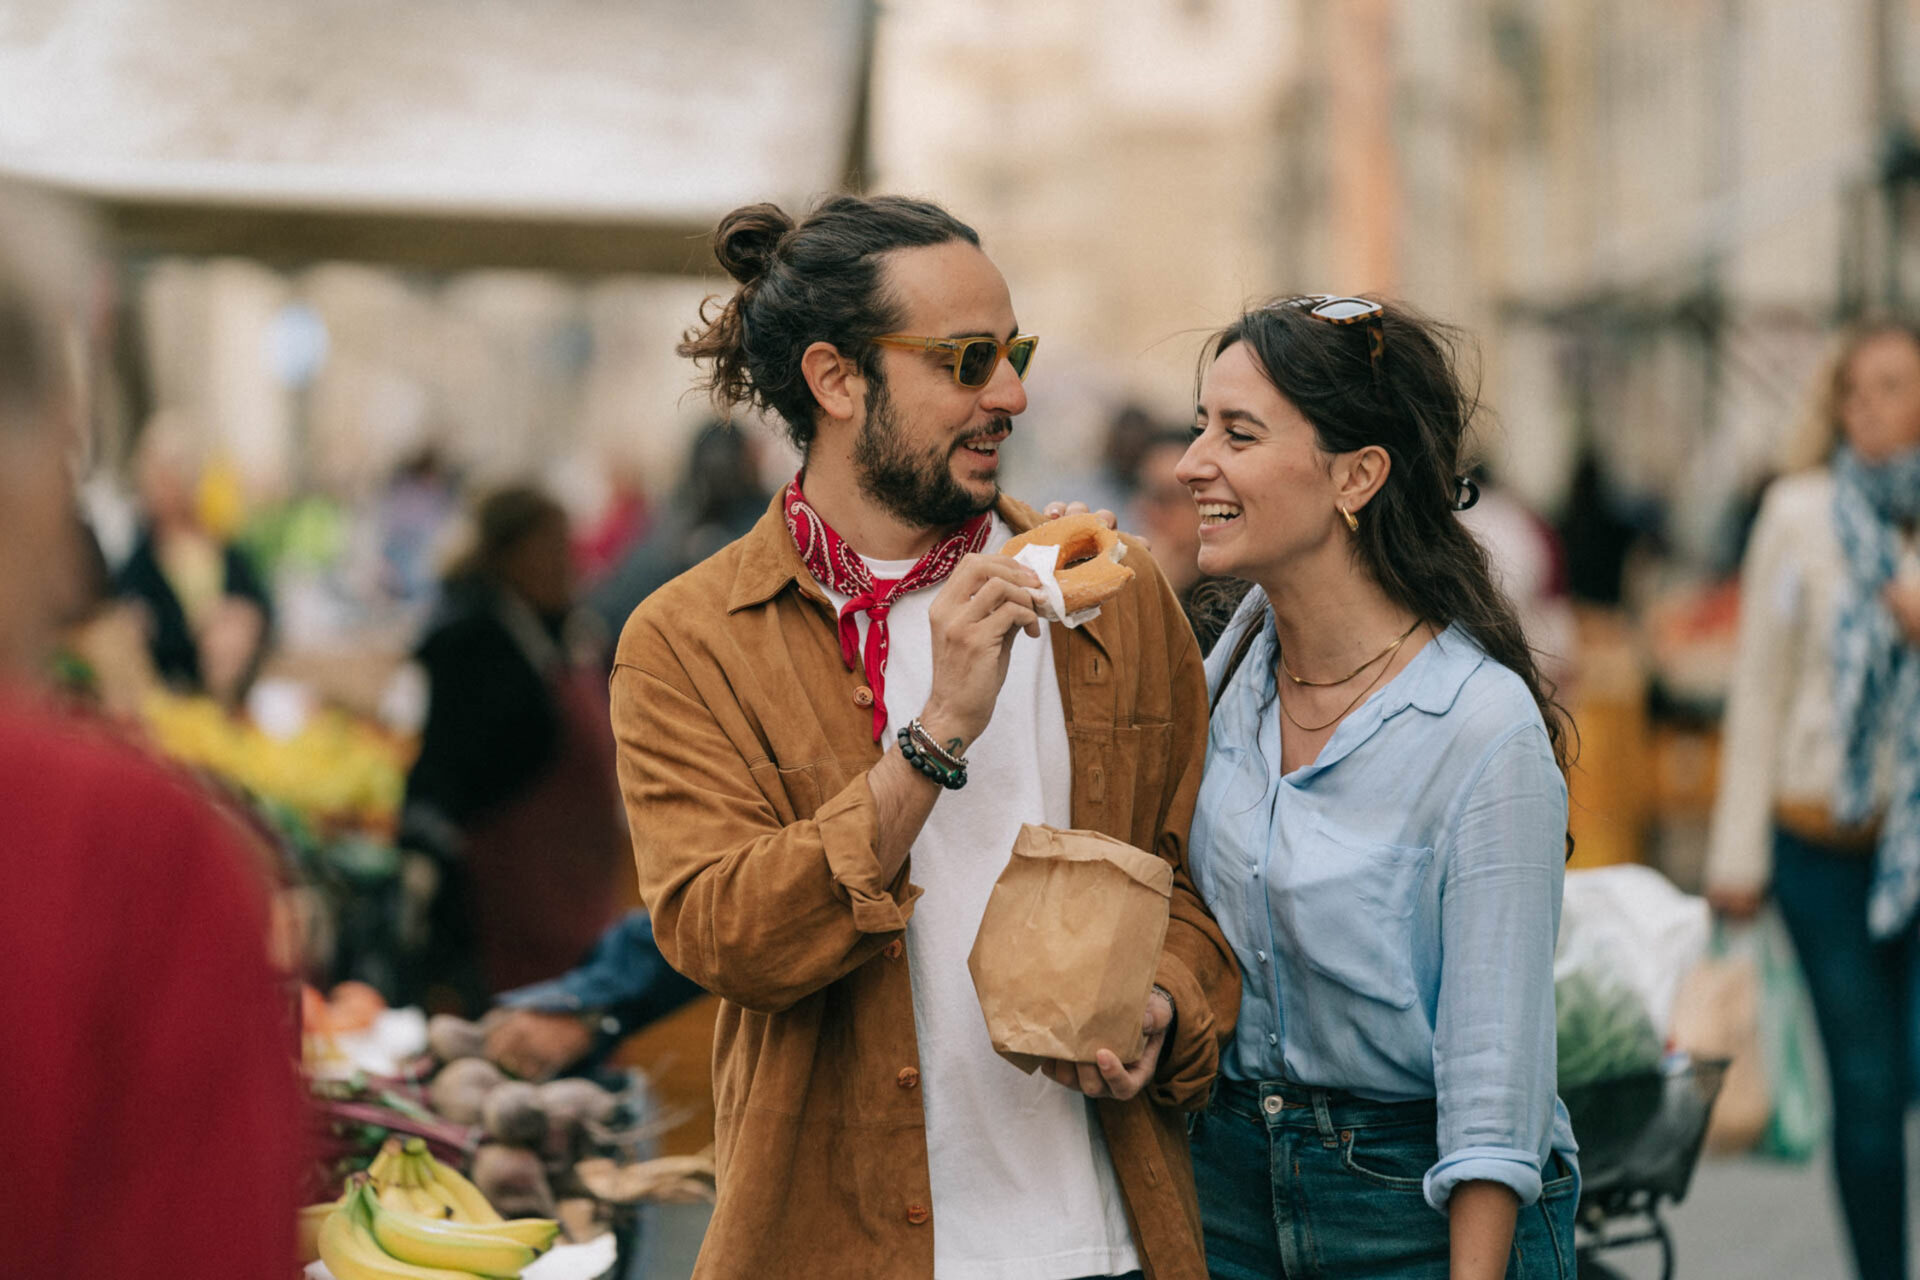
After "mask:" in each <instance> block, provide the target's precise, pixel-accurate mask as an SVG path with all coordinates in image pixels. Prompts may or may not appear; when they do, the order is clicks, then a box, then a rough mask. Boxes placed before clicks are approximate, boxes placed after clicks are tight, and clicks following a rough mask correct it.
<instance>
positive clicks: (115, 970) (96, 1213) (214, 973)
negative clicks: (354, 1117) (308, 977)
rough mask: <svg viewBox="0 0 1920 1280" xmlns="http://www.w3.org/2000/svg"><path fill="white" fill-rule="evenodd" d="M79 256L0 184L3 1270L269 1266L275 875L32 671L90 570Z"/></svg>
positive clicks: (164, 1272)
mask: <svg viewBox="0 0 1920 1280" xmlns="http://www.w3.org/2000/svg"><path fill="white" fill-rule="evenodd" d="M83 264H84V256H83V255H82V254H81V253H80V252H79V246H78V243H77V241H76V240H75V238H74V237H73V236H72V234H71V232H70V229H69V227H68V225H67V224H66V223H65V222H64V220H63V219H62V217H61V216H60V212H59V210H57V209H55V208H54V207H53V206H51V205H48V204H46V203H44V202H42V201H40V200H38V199H36V198H33V197H30V196H29V195H27V194H26V193H24V192H23V191H21V190H20V189H18V188H15V187H11V186H9V185H7V184H4V183H0V1028H4V1031H0V1131H3V1132H5V1133H6V1135H7V1161H8V1165H7V1167H8V1174H9V1177H8V1187H9V1194H7V1195H6V1196H4V1197H0V1276H6V1277H9V1278H10V1280H11V1278H13V1277H19V1278H20V1280H40V1278H41V1277H48V1278H51V1277H60V1280H95V1278H96V1277H97V1278H99V1280H107V1278H108V1277H112V1278H114V1280H123V1278H131V1277H144V1276H170V1275H183V1276H184V1275H191V1276H194V1277H196V1280H278V1278H280V1277H291V1276H294V1275H297V1274H298V1269H297V1266H296V1264H295V1258H294V1218H295V1212H296V1210H297V1208H298V1205H299V1174H300V1169H301V1161H302V1156H303V1152H304V1143H303V1137H302V1126H303V1118H302V1110H301V1103H300V1097H299V1093H298V1086H297V1081H296V1078H295V1074H294V1067H293V1060H294V1055H295V1051H296V1044H297V1032H296V1031H295V1029H294V1027H293V1022H292V1013H291V1002H290V1001H289V1000H287V999H285V998H283V995H282V992H283V990H284V988H283V987H282V986H281V984H280V983H279V981H278V980H277V979H276V976H275V975H274V973H273V972H272V970H271V968H270V966H269V964H268V961H267V955H266V912H265V904H264V900H263V893H262V887H263V885H262V881H261V880H260V879H259V878H258V876H257V874H256V873H255V872H254V871H253V870H252V869H251V868H250V867H249V865H248V855H247V852H246V850H245V848H244V846H242V845H241V843H240V841H239V838H238V836H237V833H236V831H235V829H234V828H232V827H231V826H230V825H229V824H228V822H227V820H226V819H224V818H223V817H221V816H220V815H219V814H217V813H216V812H214V811H213V810H212V809H211V808H210V807H209V806H208V805H207V804H206V803H205V802H204V801H203V800H201V799H200V798H199V797H198V796H197V795H196V794H195V793H194V792H193V790H192V788H191V784H190V783H188V782H187V781H186V780H185V779H184V778H181V777H177V776H175V775H174V774H172V773H170V772H169V771H168V770H167V769H165V768H164V767H163V766H161V765H159V764H157V763H154V762H151V761H149V760H147V759H145V758H144V757H142V756H141V755H139V753H138V752H136V751H135V750H134V749H133V748H131V747H128V746H125V745H121V744H119V743H117V742H115V741H113V740H111V739H110V738H109V737H108V735H107V733H106V731H105V730H103V729H96V728H91V727H88V726H86V725H84V724H80V723H76V722H74V721H72V720H68V719H63V718H60V717H58V716H56V715H54V714H53V713H52V712H50V711H48V710H45V709H43V708H42V707H41V706H40V705H39V704H38V699H37V695H36V694H35V693H34V691H33V690H32V682H33V676H34V673H35V672H36V671H37V670H39V666H40V663H41V660H42V659H41V655H42V654H43V653H44V652H45V646H46V644H47V641H48V640H49V639H50V636H51V632H52V627H53V623H54V621H55V619H57V617H58V616H59V612H60V608H61V606H62V603H63V596H65V595H66V594H67V593H69V592H70V591H71V590H72V589H73V588H72V584H73V583H75V582H76V581H77V579H78V574H77V572H76V570H77V560H76V557H75V548H74V546H73V545H72V544H73V542H74V514H73V508H72V497H71V494H72V485H71V482H70V479H69V475H68V472H67V469H66V456H67V447H68V446H69V445H70V444H71V443H72V442H73V439H74V436H73V423H74V421H75V417H76V415H75V414H74V413H73V411H72V410H73V406H72V405H71V403H70V399H71V398H70V397H69V396H68V395H67V394H66V392H67V389H68V388H69V387H70V386H71V385H72V379H71V378H70V377H69V373H68V370H66V369H65V368H63V367H62V366H63V364H64V361H63V359H62V355H63V352H64V350H65V348H66V343H65V341H64V339H65V337H66V336H67V334H69V333H71V332H73V330H71V329H69V328H67V327H65V325H64V322H65V321H66V320H68V319H69V318H70V317H71V316H72V314H73V308H72V307H71V306H70V305H66V303H67V301H68V300H69V299H71V298H72V297H73V296H74V293H73V291H72V290H71V289H68V288H65V287H64V286H66V285H69V284H71V283H73V282H75V281H76V280H77V279H78V277H79V274H80V273H81V271H83V270H84V265H83Z"/></svg>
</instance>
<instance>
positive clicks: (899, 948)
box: [880, 938, 907, 960]
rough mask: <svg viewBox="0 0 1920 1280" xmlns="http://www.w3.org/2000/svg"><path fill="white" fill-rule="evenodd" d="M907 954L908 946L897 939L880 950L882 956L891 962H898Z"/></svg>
mask: <svg viewBox="0 0 1920 1280" xmlns="http://www.w3.org/2000/svg"><path fill="white" fill-rule="evenodd" d="M906 953H907V944H906V943H904V942H902V941H900V939H898V938H895V939H894V940H893V941H892V942H889V943H888V944H887V945H886V946H884V947H882V948H881V949H880V954H881V955H883V956H885V957H886V958H887V959H889V960H898V959H899V958H900V957H901V956H903V955H905V954H906Z"/></svg>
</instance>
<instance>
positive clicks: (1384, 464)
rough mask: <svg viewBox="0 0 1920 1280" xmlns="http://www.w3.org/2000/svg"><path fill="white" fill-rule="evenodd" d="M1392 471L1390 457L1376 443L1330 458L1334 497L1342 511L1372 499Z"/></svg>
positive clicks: (1356, 507)
mask: <svg viewBox="0 0 1920 1280" xmlns="http://www.w3.org/2000/svg"><path fill="white" fill-rule="evenodd" d="M1392 470H1393V459H1392V458H1391V457H1389V456H1388V454H1387V451H1386V450H1385V449H1382V448H1381V447H1380V446H1379V445H1377V444H1370V445H1368V446H1367V447H1366V448H1364V449H1355V450H1354V451H1353V452H1352V453H1343V454H1341V455H1340V456H1339V457H1338V458H1336V459H1334V464H1333V483H1334V497H1335V499H1336V500H1337V501H1338V502H1339V504H1340V506H1342V507H1344V508H1345V509H1346V510H1348V511H1354V512H1357V511H1359V510H1360V509H1361V508H1362V507H1364V506H1366V505H1367V504H1368V503H1369V502H1372V501H1373V495H1374V494H1376V493H1378V492H1380V486H1381V485H1383V484H1385V483H1386V482H1387V473H1388V472H1390V471H1392Z"/></svg>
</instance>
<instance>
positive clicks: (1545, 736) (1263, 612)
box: [1179, 295, 1578, 1280]
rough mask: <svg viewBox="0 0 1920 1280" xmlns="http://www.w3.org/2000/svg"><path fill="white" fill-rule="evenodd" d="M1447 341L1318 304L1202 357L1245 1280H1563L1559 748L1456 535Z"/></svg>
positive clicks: (1226, 1187)
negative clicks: (1239, 983) (1224, 582)
mask: <svg viewBox="0 0 1920 1280" xmlns="http://www.w3.org/2000/svg"><path fill="white" fill-rule="evenodd" d="M1450 344H1451V336H1450V334H1449V332H1448V331H1447V330H1444V329H1442V328H1441V327H1440V326H1438V325H1435V324H1433V323H1432V322H1430V321H1427V320H1425V319H1423V318H1421V317H1420V316H1417V315H1415V314H1413V313H1412V312H1410V311H1408V310H1406V309H1404V308H1401V307H1399V306H1383V305H1381V304H1379V303H1375V302H1371V301H1368V300H1365V299H1342V298H1329V297H1325V296H1323V295H1312V296H1309V297H1304V298H1289V299H1283V300H1280V301H1277V302H1275V303H1272V304H1269V305H1267V306H1264V307H1260V308H1258V309H1256V310H1252V311H1249V312H1247V313H1246V314H1244V315H1242V316H1241V317H1240V318H1239V319H1238V320H1236V321H1234V323H1232V324H1231V325H1229V326H1228V327H1227V328H1226V329H1224V330H1222V331H1221V332H1220V333H1219V334H1217V335H1216V336H1215V337H1214V338H1213V339H1212V340H1211V341H1210V342H1209V343H1208V347H1207V354H1206V357H1205V358H1204V359H1203V362H1202V369H1203V375H1202V380H1201V386H1200V393H1199V405H1198V417H1197V423H1196V425H1195V427H1194V430H1193V442H1192V444H1191V446H1190V447H1189V448H1188V450H1187V453H1186V456H1185V457H1184V458H1183V459H1182V460H1181V463H1180V468H1179V476H1180V479H1181V481H1182V482H1183V483H1185V484H1186V486H1187V487H1188V489H1189V490H1190V491H1191V492H1192V494H1193V498H1194V501H1195V502H1196V504H1197V505H1198V507H1199V511H1200V521H1201V524H1200V551H1199V564H1200V569H1201V571H1202V572H1204V573H1207V574H1216V575H1230V576H1233V577H1237V578H1241V579H1245V580H1247V581H1249V582H1251V583H1252V584H1253V585H1252V588H1251V589H1250V590H1249V591H1248V592H1247V594H1246V596H1245V598H1244V599H1243V600H1242V601H1241V603H1240V605H1239V607H1238V609H1237V610H1236V611H1235V613H1234V616H1233V618H1232V620H1231V622H1229V623H1228V625H1227V628H1226V630H1225V631H1224V632H1223V633H1222V634H1221V637H1220V640H1219V643H1218V644H1217V645H1216V646H1215V647H1214V650H1213V652H1212V654H1211V655H1210V656H1209V659H1208V664H1207V665H1208V678H1209V686H1210V688H1211V690H1212V691H1213V695H1214V699H1215V704H1214V705H1215V711H1214V719H1213V726H1212V730H1211V737H1210V740H1209V743H1208V751H1207V766H1206V775H1205V778H1204V781H1203V782H1202V786H1201V794H1200V799H1199V804H1198V810H1197V813H1196V816H1195V818H1194V823H1193V836H1192V848H1191V859H1190V860H1191V865H1192V867H1193V871H1194V879H1195V882H1196V884H1197V885H1198V887H1199V889H1200V892H1201V894H1202V896H1203V897H1204V898H1205V900H1206V902H1207V904H1208V906H1209V907H1210V908H1211V909H1212V911H1213V913H1214V915H1215V918H1216V919H1218V921H1219V922H1220V926H1221V928H1222V930H1223V931H1224V932H1225V933H1226V935H1227V938H1228V940H1229V941H1230V942H1231V943H1232V944H1233V946H1234V950H1235V951H1236V952H1237V953H1238V955H1239V957H1240V964H1241V969H1242V974H1243V989H1242V999H1241V1006H1240V1021H1239V1026H1238V1029H1237V1031H1236V1032H1235V1038H1234V1043H1233V1045H1232V1046H1231V1048H1230V1049H1229V1051H1228V1053H1227V1055H1226V1056H1225V1057H1224V1059H1223V1062H1222V1074H1223V1078H1222V1079H1221V1080H1220V1081H1219V1083H1218V1084H1217V1086H1216V1088H1215V1092H1214V1097H1213V1101H1212V1103H1211V1104H1210V1106H1209V1107H1208V1109H1207V1111H1205V1112H1204V1113H1203V1114H1201V1115H1200V1116H1198V1117H1197V1118H1196V1120H1195V1124H1194V1128H1193V1156H1194V1166H1195V1172H1196V1176H1197V1179H1198V1183H1199V1192H1200V1202H1201V1212H1202V1216H1203V1219H1204V1222H1205V1226H1206V1235H1207V1259H1208V1265H1209V1266H1210V1268H1211V1269H1212V1272H1213V1274H1214V1275H1215V1276H1216V1277H1222V1278H1225V1280H1239V1278H1242V1277H1245V1278H1248V1280H1251V1278H1252V1277H1261V1278H1262V1280H1268V1278H1270V1277H1273V1276H1278V1275H1325V1276H1341V1277H1366V1276H1383V1277H1384V1276H1393V1277H1425V1276H1434V1277H1448V1276H1450V1277H1452V1280H1476V1278H1479V1277H1492V1276H1520V1277H1546V1276H1555V1277H1562V1276H1571V1275H1572V1274H1573V1265H1574V1264H1573V1212H1574V1207H1575V1203H1576V1201H1577V1198H1578V1180H1577V1174H1576V1171H1575V1166H1574V1163H1573V1153H1574V1150H1575V1147H1574V1142H1573V1135H1572V1132H1571V1130H1570V1127H1569V1125H1568V1122H1567V1115H1566V1111H1565V1109H1564V1108H1563V1107H1561V1106H1560V1105H1559V1101H1558V1099H1557V1098H1556V1096H1555V1093H1554V1007H1553V944H1554V936H1555V933H1556V931H1557V927H1558V922H1559V914H1560V888H1561V880H1562V875H1563V870H1564V863H1565V855H1566V831H1567V799H1566V787H1565V784H1564V781H1563V779H1562V775H1561V766H1562V764H1563V763H1564V759H1563V757H1564V754H1565V742H1566V736H1565V729H1564V728H1563V725H1562V717H1561V712H1560V709H1559V707H1558V706H1557V704H1556V703H1555V702H1554V701H1553V698H1552V694H1551V692H1550V690H1549V689H1548V688H1547V686H1546V684H1545V682H1544V681H1543V680H1542V679H1541V677H1540V675H1539V673H1538V671H1537V669H1536V667H1535V665H1534V659H1533V657H1532V654H1531V653H1530V651H1529V649H1528V647H1527V642H1526V640H1525V638H1524V637H1523V636H1522V634H1521V630H1520V625H1519V623H1518V622H1517V621H1516V619H1515V615H1514V611H1513V608H1512V606H1511V605H1510V604H1509V603H1508V601H1507V600H1506V599H1505V598H1504V597H1503V596H1502V595H1501V594H1500V592H1499V590H1498V589H1497V588H1496V587H1495V586H1494V585H1493V582H1492V580H1491V578H1490V576H1489V572H1488V566H1487V559H1486V556H1485V554H1484V553H1483V552H1482V550H1481V549H1480V547H1479V545H1478V544H1477V543H1476V542H1474V540H1473V538H1472V536H1471V535H1470V534H1469V533H1468V532H1467V531H1466V530H1465V528H1464V527H1462V525H1461V524H1460V522H1459V520H1458V519H1457V518H1456V516H1455V514H1454V513H1455V510H1456V508H1457V507H1459V506H1463V505H1469V504H1470V502H1471V497H1470V495H1471V494H1472V492H1473V490H1472V488H1471V486H1470V485H1468V484H1467V483H1466V482H1464V481H1463V480H1460V479H1459V478H1458V476H1459V473H1460V471H1461V470H1462V469H1463V468H1462V457H1461V454H1462V442H1463V437H1464V436H1465V433H1466V429H1467V423H1468V419H1469V417H1470V416H1471V412H1472V404H1471V402H1470V401H1469V399H1468V398H1467V396H1466V395H1465V393H1464V392H1463V391H1462V389H1461V386H1460V383H1459V381H1458V379H1457V377H1456V375H1455V372H1454V369H1453V367H1452V365H1453V362H1452V352H1451V346H1450ZM1462 495H1468V496H1467V497H1466V498H1465V501H1462V500H1461V497H1462Z"/></svg>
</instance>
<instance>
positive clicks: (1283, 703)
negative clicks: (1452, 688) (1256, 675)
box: [1274, 618, 1422, 733]
mask: <svg viewBox="0 0 1920 1280" xmlns="http://www.w3.org/2000/svg"><path fill="white" fill-rule="evenodd" d="M1421 621H1422V619H1420V618H1415V619H1414V620H1413V625H1412V626H1410V627H1408V628H1407V629H1406V630H1405V631H1402V632H1401V633H1400V638H1399V639H1398V640H1395V641H1394V642H1393V643H1392V644H1390V645H1388V646H1387V647H1386V648H1384V649H1382V650H1381V651H1380V652H1378V653H1376V654H1374V655H1373V656H1372V657H1371V658H1368V659H1367V660H1366V661H1365V662H1363V663H1361V664H1360V665H1359V666H1357V667H1355V668H1354V669H1353V670H1351V671H1349V672H1348V673H1347V674H1346V675H1344V676H1341V677H1340V678H1339V679H1338V680H1303V679H1301V678H1300V677H1299V676H1297V675H1295V674H1293V668H1292V667H1289V666H1288V665H1287V655H1286V654H1284V653H1282V654H1281V655H1280V670H1281V671H1282V672H1284V673H1285V674H1286V677H1287V679H1289V680H1291V681H1293V682H1294V683H1295V684H1298V685H1305V686H1307V687H1308V688H1310V689H1330V688H1332V687H1333V686H1334V685H1338V684H1345V683H1346V682H1347V681H1349V680H1351V679H1353V678H1354V677H1355V676H1357V675H1359V674H1360V673H1361V672H1362V671H1365V670H1366V669H1367V668H1368V667H1370V666H1372V665H1373V664H1374V663H1376V662H1380V660H1381V659H1383V658H1392V657H1393V655H1394V654H1395V653H1397V652H1399V650H1400V646H1401V645H1403V644H1405V643H1406V642H1407V637H1409V636H1411V635H1412V634H1413V633H1414V632H1416V631H1418V630H1419V629H1420V623H1421ZM1392 665H1393V664H1392V663H1391V662H1386V663H1382V665H1381V667H1380V669H1379V670H1378V671H1376V672H1374V673H1373V679H1371V680H1369V681H1367V684H1366V687H1365V688H1363V689H1361V690H1360V692H1359V693H1356V694H1355V695H1354V696H1353V701H1352V702H1349V703H1348V704H1347V705H1346V706H1344V707H1342V708H1340V714H1339V715H1337V716H1335V717H1334V718H1333V719H1331V720H1329V721H1327V722H1326V723H1325V724H1320V725H1305V724H1301V723H1300V722H1299V721H1298V720H1296V719H1294V715H1293V712H1291V711H1289V710H1287V700H1286V699H1285V698H1282V697H1280V696H1279V691H1278V690H1275V692H1274V701H1276V702H1278V703H1279V704H1280V714H1281V715H1283V716H1285V717H1286V718H1287V719H1288V721H1289V722H1291V723H1292V725H1293V727H1294V728H1296V729H1298V730H1300V732H1302V733H1319V732H1320V731H1321V730H1322V729H1331V728H1332V727H1333V726H1334V725H1336V724H1339V723H1340V721H1341V720H1343V719H1345V718H1346V714H1347V712H1349V711H1351V710H1353V709H1354V708H1355V707H1357V706H1359V705H1360V700H1361V699H1362V698H1364V697H1366V696H1367V695H1368V694H1369V693H1372V692H1373V687H1374V686H1375V685H1377V684H1379V683H1380V677H1382V676H1384V675H1386V674H1387V668H1388V667H1389V666H1392Z"/></svg>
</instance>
